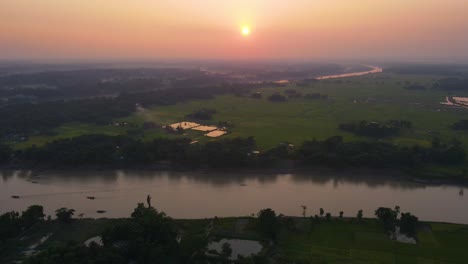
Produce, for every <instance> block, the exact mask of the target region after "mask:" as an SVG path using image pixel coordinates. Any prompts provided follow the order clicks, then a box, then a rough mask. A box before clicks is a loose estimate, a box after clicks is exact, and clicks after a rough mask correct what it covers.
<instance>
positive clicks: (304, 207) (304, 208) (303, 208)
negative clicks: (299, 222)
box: [301, 205, 307, 217]
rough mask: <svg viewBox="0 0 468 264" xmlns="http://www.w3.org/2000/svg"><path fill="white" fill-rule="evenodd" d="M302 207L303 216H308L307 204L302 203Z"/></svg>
mask: <svg viewBox="0 0 468 264" xmlns="http://www.w3.org/2000/svg"><path fill="white" fill-rule="evenodd" d="M301 208H302V216H303V217H306V211H307V206H305V205H301Z"/></svg>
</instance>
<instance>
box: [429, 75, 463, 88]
mask: <svg viewBox="0 0 468 264" xmlns="http://www.w3.org/2000/svg"><path fill="white" fill-rule="evenodd" d="M433 87H434V88H435V89H440V90H444V91H464V90H468V79H462V78H444V79H440V80H438V81H437V82H435V83H434V85H433Z"/></svg>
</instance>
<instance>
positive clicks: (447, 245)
mask: <svg viewBox="0 0 468 264" xmlns="http://www.w3.org/2000/svg"><path fill="white" fill-rule="evenodd" d="M290 219H291V221H289V223H290V224H289V225H288V226H283V227H282V228H281V230H280V231H279V233H278V236H277V243H276V244H271V243H269V242H268V240H267V239H265V238H264V237H263V236H262V235H261V234H259V233H258V232H257V231H256V228H255V218H251V217H231V218H216V219H193V220H184V219H181V220H175V223H176V226H177V229H178V230H179V232H180V234H182V237H183V236H184V234H185V235H191V234H205V235H206V236H207V238H208V241H219V240H221V239H240V240H247V241H258V242H260V243H261V245H263V249H262V251H261V253H260V254H261V255H262V256H264V257H266V258H267V259H270V260H275V261H276V262H277V263H291V262H296V263H297V262H300V263H302V262H307V263H308V262H310V261H313V262H327V263H329V262H345V263H363V262H372V263H439V262H444V263H464V260H465V259H466V258H468V252H467V251H466V250H465V245H466V244H467V243H468V232H467V230H468V226H466V225H456V224H446V223H434V222H424V223H422V224H421V225H420V228H419V229H418V232H417V235H416V238H417V244H407V243H401V242H397V241H394V240H391V239H390V237H389V236H388V235H386V234H385V231H384V229H383V226H382V225H381V223H380V222H378V221H377V220H376V219H363V220H361V221H358V220H356V219H355V218H339V217H332V218H331V219H330V220H326V219H325V218H321V219H319V220H315V221H314V222H310V220H309V218H302V217H292V218H290ZM119 221H121V219H78V220H75V221H73V222H72V223H69V224H65V223H60V222H58V221H55V220H52V221H45V222H43V223H40V224H38V225H37V226H35V228H33V229H31V230H30V232H28V233H26V234H24V235H23V236H22V238H19V239H15V240H11V241H9V242H10V243H8V247H7V248H5V249H6V251H3V254H2V255H1V258H0V260H2V263H9V261H16V260H20V259H21V258H22V255H23V252H24V250H26V249H28V248H29V247H30V246H31V245H33V244H36V243H37V241H39V240H40V239H41V238H43V237H44V236H45V235H47V234H51V235H50V236H49V237H48V238H47V240H45V241H44V242H43V243H42V244H40V245H38V246H37V247H36V250H37V251H42V250H46V249H47V248H50V247H54V246H65V245H66V244H67V243H69V242H70V241H74V243H75V244H81V245H83V244H84V243H85V241H86V240H88V239H90V238H94V237H97V236H100V235H101V234H102V231H103V230H104V228H105V227H106V226H108V225H112V224H115V223H117V222H119ZM209 226H210V229H209V230H210V231H209V232H208V233H207V232H206V230H207V227H209Z"/></svg>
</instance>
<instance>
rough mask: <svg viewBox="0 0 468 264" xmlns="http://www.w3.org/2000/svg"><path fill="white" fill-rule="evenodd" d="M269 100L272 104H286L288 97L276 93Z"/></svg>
mask: <svg viewBox="0 0 468 264" xmlns="http://www.w3.org/2000/svg"><path fill="white" fill-rule="evenodd" d="M268 100H270V101H272V102H286V96H284V95H281V94H279V93H275V94H272V95H270V96H268Z"/></svg>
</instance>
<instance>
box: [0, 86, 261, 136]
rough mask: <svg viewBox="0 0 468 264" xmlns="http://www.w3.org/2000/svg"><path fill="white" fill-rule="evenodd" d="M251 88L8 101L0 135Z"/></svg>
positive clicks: (101, 119)
mask: <svg viewBox="0 0 468 264" xmlns="http://www.w3.org/2000/svg"><path fill="white" fill-rule="evenodd" d="M251 88H252V86H248V85H242V84H222V85H214V86H204V87H199V88H197V89H194V88H193V87H192V86H190V87H179V88H174V89H168V90H158V91H151V92H144V93H126V94H121V95H119V96H117V97H115V98H91V99H81V100H71V101H52V102H45V103H39V104H18V105H9V106H6V107H3V108H2V109H1V111H0V136H3V137H4V136H8V135H12V134H17V133H33V132H45V131H48V130H50V129H52V128H54V127H57V126H60V125H62V124H64V123H68V122H82V123H99V124H107V123H108V122H111V121H112V120H113V119H116V118H119V117H124V116H128V115H130V114H131V113H133V112H134V111H135V110H136V107H135V106H136V105H141V106H144V107H147V106H154V105H170V104H175V103H177V102H182V101H186V100H193V99H209V98H211V97H212V96H213V95H215V94H222V93H235V92H242V93H243V92H247V91H249V90H250V89H251Z"/></svg>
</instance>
